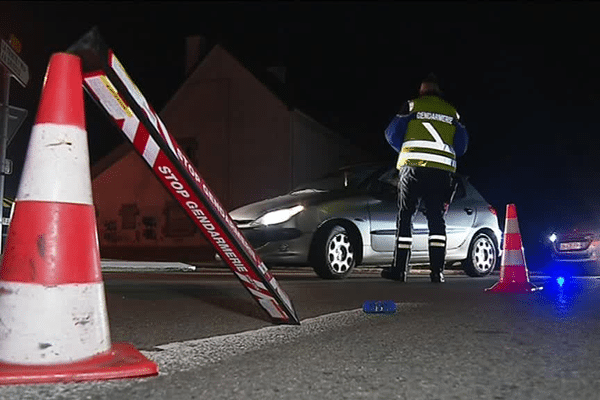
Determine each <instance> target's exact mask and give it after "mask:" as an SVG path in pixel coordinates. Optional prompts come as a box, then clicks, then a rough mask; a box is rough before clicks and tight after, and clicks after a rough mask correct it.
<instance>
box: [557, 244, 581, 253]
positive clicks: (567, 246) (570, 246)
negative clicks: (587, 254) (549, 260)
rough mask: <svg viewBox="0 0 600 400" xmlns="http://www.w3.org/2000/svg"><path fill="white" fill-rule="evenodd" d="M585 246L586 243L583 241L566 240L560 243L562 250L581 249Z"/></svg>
mask: <svg viewBox="0 0 600 400" xmlns="http://www.w3.org/2000/svg"><path fill="white" fill-rule="evenodd" d="M584 247H585V243H582V242H566V243H561V244H560V247H559V248H560V250H562V251H565V250H581V249H583V248H584Z"/></svg>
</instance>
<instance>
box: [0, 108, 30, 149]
mask: <svg viewBox="0 0 600 400" xmlns="http://www.w3.org/2000/svg"><path fill="white" fill-rule="evenodd" d="M2 106H3V104H2V103H0V110H1V109H2ZM2 116H3V114H2V113H0V121H2ZM25 118H27V110H26V109H24V108H19V107H14V106H10V107H8V132H7V133H6V145H7V146H8V145H9V144H10V142H11V141H12V140H13V138H14V137H15V135H16V134H17V131H18V130H19V129H20V128H21V125H23V122H24V121H25ZM0 126H1V125H0Z"/></svg>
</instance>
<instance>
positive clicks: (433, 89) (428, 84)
mask: <svg viewBox="0 0 600 400" xmlns="http://www.w3.org/2000/svg"><path fill="white" fill-rule="evenodd" d="M424 86H425V87H424ZM419 95H421V96H427V95H435V96H441V95H442V90H441V89H440V85H439V83H438V79H437V76H435V74H434V73H433V72H431V73H429V75H427V76H426V77H425V79H423V80H422V81H421V87H420V88H419Z"/></svg>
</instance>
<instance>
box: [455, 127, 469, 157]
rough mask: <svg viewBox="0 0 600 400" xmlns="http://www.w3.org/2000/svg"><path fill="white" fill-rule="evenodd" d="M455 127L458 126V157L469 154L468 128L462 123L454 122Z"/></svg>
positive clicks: (456, 142) (456, 136)
mask: <svg viewBox="0 0 600 400" xmlns="http://www.w3.org/2000/svg"><path fill="white" fill-rule="evenodd" d="M454 126H456V131H455V132H454V144H453V146H452V147H454V152H455V153H456V156H457V157H460V156H462V155H464V154H465V153H466V152H467V147H469V133H468V132H467V128H465V126H464V125H463V124H461V123H460V122H458V121H456V120H455V122H454Z"/></svg>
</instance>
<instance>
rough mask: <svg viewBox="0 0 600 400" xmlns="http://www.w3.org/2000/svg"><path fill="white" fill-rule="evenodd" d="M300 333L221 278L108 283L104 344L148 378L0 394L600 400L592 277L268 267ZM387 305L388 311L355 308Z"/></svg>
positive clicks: (596, 286) (119, 278)
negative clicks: (124, 354) (332, 272)
mask: <svg viewBox="0 0 600 400" xmlns="http://www.w3.org/2000/svg"><path fill="white" fill-rule="evenodd" d="M273 272H274V275H275V276H276V278H277V279H278V281H279V283H280V285H281V286H282V288H283V289H284V290H285V291H286V292H287V293H288V295H289V296H290V297H291V298H292V301H293V303H294V306H295V307H296V310H297V312H298V315H299V317H300V319H301V321H302V324H301V325H300V326H290V325H279V326H277V325H273V324H272V323H271V322H270V320H269V319H268V317H267V316H266V314H265V313H264V312H263V311H262V309H261V308H260V307H259V306H258V305H257V304H256V303H255V302H254V300H253V299H252V298H251V297H250V295H249V294H248V293H247V292H246V290H245V289H244V288H243V287H242V286H241V284H240V283H239V282H238V281H237V280H236V279H235V278H233V276H232V275H231V273H230V272H229V271H227V270H214V269H207V270H201V271H199V272H194V273H172V274H158V273H153V274H126V273H106V274H105V285H106V293H107V295H106V299H107V305H108V313H109V319H110V327H111V338H112V340H113V342H120V341H125V342H129V343H132V344H133V345H135V346H136V347H137V348H138V349H140V350H141V351H142V352H143V354H145V355H146V356H147V357H149V358H150V359H152V360H153V361H155V362H156V363H157V364H158V365H159V368H160V374H159V375H158V376H157V377H151V378H143V379H125V380H113V381H101V382H88V383H75V384H52V385H27V386H26V385H18V386H4V387H0V398H1V399H11V400H12V399H60V400H68V399H111V400H117V399H132V400H133V399H173V400H179V399H181V400H183V399H326V398H327V399H362V398H366V399H561V400H564V399H598V393H600V344H598V340H597V336H598V335H599V333H600V311H599V310H598V307H597V304H599V300H600V298H599V297H600V295H599V293H600V280H598V279H597V278H596V277H585V278H573V279H572V280H567V281H566V282H565V284H564V285H563V286H558V285H557V284H554V283H552V281H550V280H549V279H548V278H547V277H543V276H532V278H531V280H532V282H534V283H536V284H538V285H544V289H543V290H542V291H539V292H536V293H529V294H518V295H515V294H508V293H489V292H486V291H485V288H488V287H490V286H492V285H493V284H494V283H496V282H497V281H498V279H499V277H498V275H493V276H490V277H487V278H480V279H474V278H469V277H466V276H464V275H450V276H449V277H448V281H447V283H446V284H444V285H435V284H431V283H430V282H428V279H427V276H426V275H422V274H413V275H411V276H410V280H409V282H408V283H406V284H399V283H396V282H391V281H385V280H383V279H381V278H379V277H378V274H377V273H376V272H369V271H368V270H367V271H357V273H355V274H354V275H353V276H351V277H350V278H349V279H347V280H344V281H324V280H321V279H319V278H317V277H315V276H314V274H313V273H312V272H311V271H310V270H291V271H289V270H278V269H275V270H273ZM365 300H393V301H394V302H396V304H397V307H398V309H397V312H396V313H395V314H391V315H373V314H366V313H364V312H363V311H362V304H363V302H364V301H365Z"/></svg>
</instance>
